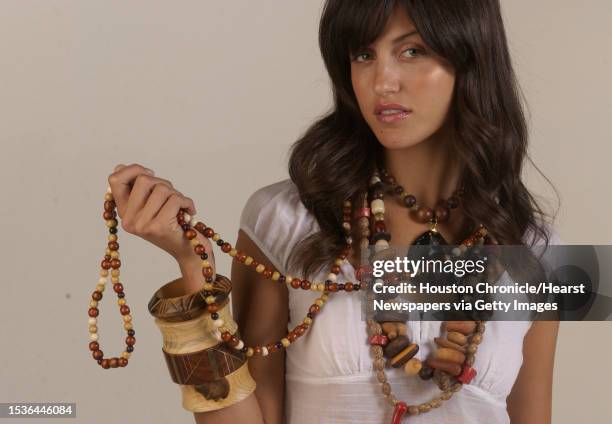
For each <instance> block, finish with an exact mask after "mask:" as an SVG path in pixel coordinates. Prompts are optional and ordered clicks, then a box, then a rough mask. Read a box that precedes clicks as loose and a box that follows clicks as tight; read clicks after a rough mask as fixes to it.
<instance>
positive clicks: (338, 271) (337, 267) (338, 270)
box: [331, 265, 340, 274]
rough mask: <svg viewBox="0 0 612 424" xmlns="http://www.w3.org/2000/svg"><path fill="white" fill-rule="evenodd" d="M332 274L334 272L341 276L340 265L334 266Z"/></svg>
mask: <svg viewBox="0 0 612 424" xmlns="http://www.w3.org/2000/svg"><path fill="white" fill-rule="evenodd" d="M331 272H333V273H334V274H340V266H339V265H334V266H332V267H331Z"/></svg>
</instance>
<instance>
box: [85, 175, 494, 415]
mask: <svg viewBox="0 0 612 424" xmlns="http://www.w3.org/2000/svg"><path fill="white" fill-rule="evenodd" d="M383 176H384V178H386V182H387V184H389V185H391V187H392V191H393V192H394V193H396V194H397V195H400V196H402V198H403V202H404V204H405V205H406V206H407V207H410V208H412V210H415V211H416V214H413V215H412V216H416V217H417V218H418V219H424V217H429V220H428V221H426V222H429V223H430V224H431V229H430V230H429V231H428V232H427V233H424V234H423V235H422V236H420V237H419V238H418V239H417V240H416V241H415V243H414V244H425V243H424V241H425V240H431V241H433V243H437V242H440V239H441V240H442V241H443V240H444V239H443V238H442V237H441V236H439V238H435V237H433V236H432V235H431V233H434V235H436V234H437V230H436V223H437V222H438V221H440V222H443V220H446V219H447V218H448V213H446V212H445V211H441V209H440V207H441V206H440V204H439V205H438V206H439V207H436V209H430V208H426V209H424V208H423V207H420V206H419V205H418V204H417V203H416V199H414V196H412V195H403V193H404V190H403V188H401V186H397V185H395V180H394V179H393V177H391V176H390V175H388V173H386V171H385V172H384V174H383ZM381 183H382V181H381V179H380V174H379V173H378V172H375V173H374V175H373V177H372V178H371V180H370V184H369V190H368V192H369V193H370V196H369V197H370V199H369V201H370V204H369V205H368V198H367V196H366V194H365V193H361V194H360V195H359V196H358V197H360V199H361V207H360V208H359V209H357V210H356V211H355V212H354V218H355V219H356V221H357V222H358V226H359V229H360V230H361V239H360V248H362V249H363V248H368V247H369V246H370V245H371V244H373V245H374V250H375V252H380V251H382V250H385V249H388V248H389V241H390V238H391V235H390V233H388V232H387V231H386V227H385V223H384V213H385V207H384V200H383V196H384V192H383V193H381V192H380V189H381V188H382V187H381ZM398 187H400V188H398ZM461 194H462V191H461V190H458V191H456V192H455V193H454V194H453V196H451V198H449V199H448V201H447V205H448V208H449V209H454V208H455V207H456V205H457V204H458V203H457V199H458V198H459V197H460V196H461ZM406 199H409V200H406ZM409 204H410V206H408V205H409ZM115 208H116V204H115V202H114V198H113V195H112V192H111V190H110V188H108V190H107V193H106V195H105V197H104V213H103V218H104V220H105V222H106V226H107V227H108V229H109V230H108V231H109V235H108V244H107V248H106V252H105V255H104V258H103V260H102V262H101V270H100V279H99V282H98V284H97V286H96V289H95V290H94V292H93V293H92V295H91V301H90V304H89V310H88V315H89V320H88V324H89V333H90V343H89V350H90V351H91V352H92V356H93V358H94V359H95V360H96V361H97V362H98V364H99V365H100V366H101V367H102V368H104V369H109V368H117V367H125V366H126V365H127V364H128V359H129V358H130V355H131V353H132V352H133V350H134V344H135V343H136V339H135V337H134V336H135V331H134V329H133V324H132V316H131V314H130V308H129V307H128V305H127V304H126V300H125V293H124V287H123V285H122V283H121V282H120V280H119V277H120V271H119V268H120V267H121V261H120V259H119V243H118V242H117V240H118V237H117V225H118V222H117V219H116V218H117V213H116V211H115ZM424 210H425V212H423V211H424ZM419 211H420V212H419ZM342 212H343V220H342V221H343V222H342V228H343V232H344V236H345V242H346V244H345V247H344V249H343V250H342V251H341V253H340V255H338V257H337V258H336V259H335V260H334V262H333V265H332V266H331V269H330V273H329V274H328V276H327V279H326V280H325V281H324V282H311V281H309V280H307V279H304V280H301V279H299V278H296V277H292V276H290V275H283V274H282V273H280V272H279V271H278V270H275V269H272V268H269V267H267V266H265V265H263V264H260V263H258V262H257V261H256V260H255V259H254V258H253V257H251V256H248V255H247V254H246V253H244V252H241V251H238V250H236V249H235V248H233V247H232V246H231V244H230V243H227V242H226V241H224V240H223V239H222V238H221V235H220V234H218V233H216V232H215V231H214V230H213V229H212V228H211V227H208V226H206V225H205V224H204V223H203V222H201V221H198V220H197V219H196V218H195V216H190V215H188V214H187V213H186V212H185V211H184V210H180V211H179V212H178V214H177V222H178V224H179V225H180V226H181V228H182V229H183V231H184V237H185V238H186V239H187V240H189V241H190V243H191V244H192V246H193V249H194V253H195V254H196V255H198V256H199V257H200V258H201V259H202V275H203V276H204V279H205V282H204V284H203V290H204V293H203V294H204V296H205V301H206V304H207V311H208V313H209V314H210V318H211V319H212V321H213V323H214V326H215V328H216V330H215V332H214V335H215V337H216V338H217V339H218V340H219V341H222V342H224V343H225V344H227V345H229V346H231V347H233V348H234V349H237V350H240V351H241V352H243V353H244V354H245V355H246V356H247V357H251V356H253V355H261V356H267V355H269V354H270V353H273V352H275V351H278V350H281V349H283V348H287V347H289V346H290V345H291V344H292V343H293V342H295V341H296V340H297V339H298V338H299V337H301V336H302V335H303V334H304V333H305V332H306V331H307V330H308V329H309V328H310V326H311V325H312V323H313V320H314V319H315V317H316V316H317V315H318V314H319V313H320V312H321V310H322V308H323V306H324V305H325V303H326V302H327V300H328V299H329V296H330V295H331V294H332V293H334V292H337V291H345V292H353V291H360V290H362V289H365V288H367V283H366V281H369V280H370V279H371V267H369V266H359V267H357V268H356V272H355V277H356V279H357V280H358V282H354V283H353V282H350V281H348V282H345V283H338V282H337V276H338V274H339V273H340V271H341V268H340V267H341V265H342V264H343V263H344V262H345V261H347V257H348V256H349V255H350V254H351V253H352V244H353V238H352V227H351V221H352V214H353V208H352V202H351V201H350V200H345V201H344V203H343V209H342ZM440 218H443V219H442V220H440ZM370 229H373V230H374V231H373V232H371V231H370ZM196 231H197V232H199V233H201V234H202V235H204V236H205V237H207V238H209V239H211V240H212V241H214V242H215V243H216V244H217V245H218V246H219V247H220V248H221V250H222V251H223V252H224V253H227V254H229V255H230V256H231V257H233V258H234V259H235V260H238V261H239V262H241V263H243V264H244V265H246V266H252V267H253V268H254V269H255V271H256V272H257V273H260V274H262V275H263V276H264V277H265V278H266V279H270V280H272V281H277V282H279V283H287V284H288V285H289V286H290V287H291V288H293V289H300V290H311V291H316V292H321V295H320V296H319V297H318V298H316V299H315V301H314V303H313V304H311V305H310V307H309V308H308V312H307V314H306V316H305V317H304V319H303V322H302V324H300V325H297V326H296V327H295V328H293V329H292V330H291V331H289V332H288V333H287V335H286V336H285V337H283V338H282V339H280V340H277V341H272V342H270V343H268V344H266V345H263V346H247V345H246V344H245V343H244V341H243V340H241V339H240V337H239V335H238V330H236V331H235V332H234V334H232V332H230V331H229V329H228V328H227V327H226V326H225V323H224V321H223V320H222V319H221V318H220V317H219V313H218V310H219V305H218V304H217V295H219V293H216V292H215V288H214V286H213V282H214V278H213V277H214V275H213V270H212V267H211V265H210V262H209V261H208V254H207V253H206V252H205V248H204V246H203V245H202V244H200V243H199V241H198V240H197V238H196ZM486 235H487V231H486V229H485V228H484V227H483V226H482V225H481V226H480V227H479V228H478V229H477V230H476V232H475V233H474V234H472V236H470V237H469V238H468V239H466V240H465V241H464V242H463V243H461V245H460V248H459V251H460V252H463V251H465V249H466V248H467V246H471V245H474V244H476V243H479V242H480V243H482V242H483V241H484V238H485V236H486ZM426 236H427V237H426ZM419 241H421V242H423V243H417V242H419ZM444 243H445V241H444ZM109 273H110V277H111V281H112V283H113V290H114V292H115V293H116V294H117V298H118V301H117V302H118V305H119V307H120V314H121V315H122V317H123V321H124V325H123V326H124V329H125V330H126V332H127V337H126V339H125V343H126V348H125V350H124V351H123V352H122V353H121V355H120V356H119V357H113V358H104V353H103V352H102V350H100V346H99V341H98V340H99V336H98V333H97V317H98V315H99V309H98V302H99V301H101V300H102V297H103V292H104V289H105V285H106V283H107V281H108V277H109ZM368 305H369V306H371V305H372V302H371V301H370V302H368ZM369 313H370V315H369V316H368V326H367V328H368V333H369V339H368V340H369V342H370V345H371V353H372V355H373V358H374V366H373V368H374V371H375V372H376V377H377V379H378V381H379V382H380V383H381V385H382V391H383V394H384V395H385V396H386V398H387V400H388V402H389V403H390V404H391V405H392V406H393V407H394V408H395V409H394V416H393V421H392V422H393V423H394V424H395V423H399V421H400V420H401V417H402V416H403V415H404V414H405V413H406V412H407V413H409V414H412V415H416V414H418V413H422V412H427V411H428V410H430V409H431V408H435V407H437V406H439V405H440V404H441V402H442V401H444V400H448V399H450V397H451V396H452V393H454V392H456V391H458V390H459V389H460V388H461V385H462V384H467V383H469V381H470V380H471V379H472V378H473V377H474V376H475V374H476V372H475V370H474V369H473V368H472V367H471V366H472V365H473V362H474V358H475V356H474V354H475V352H476V349H477V345H478V344H479V343H480V342H481V340H482V334H483V332H484V322H482V321H479V322H471V323H473V325H472V324H469V323H470V321H467V322H466V323H468V324H457V322H447V323H445V324H446V330H447V331H448V335H447V339H442V338H437V339H436V344H438V345H439V346H442V347H441V348H440V349H438V351H437V354H436V357H435V358H431V359H429V360H428V361H427V366H426V367H424V366H422V364H420V361H419V362H417V360H416V358H414V355H415V354H416V353H417V352H418V345H415V344H413V343H409V340H408V339H407V337H406V335H405V334H402V333H404V332H403V331H402V329H401V326H399V331H398V325H396V324H397V323H394V324H393V326H391V325H386V324H387V323H379V322H376V321H375V320H373V318H372V316H371V309H369ZM449 323H450V324H449ZM466 352H467V354H465V353H466ZM385 356H388V357H390V358H389V360H388V361H386V362H385V361H384V359H383V357H385ZM458 363H461V365H459V364H458ZM385 365H390V366H393V367H396V368H397V367H399V366H403V367H404V369H405V371H406V373H407V374H409V375H411V374H416V373H418V374H419V375H420V376H421V378H423V379H429V378H432V377H433V378H434V381H436V383H437V384H438V385H439V387H440V389H441V390H442V391H443V393H442V395H441V396H440V397H439V398H437V399H434V400H432V401H430V402H428V403H425V404H421V405H414V406H408V405H406V403H404V402H402V401H398V400H397V399H396V398H395V397H394V396H393V394H392V393H391V388H390V386H389V384H388V382H387V380H386V376H385V373H384V368H385ZM451 378H456V382H455V383H452V384H451Z"/></svg>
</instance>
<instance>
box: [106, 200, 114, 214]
mask: <svg viewBox="0 0 612 424" xmlns="http://www.w3.org/2000/svg"><path fill="white" fill-rule="evenodd" d="M115 206H117V205H116V204H115V201H114V200H107V201H105V202H104V210H105V211H107V212H112V211H113V209H115Z"/></svg>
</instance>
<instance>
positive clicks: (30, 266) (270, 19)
mask: <svg viewBox="0 0 612 424" xmlns="http://www.w3.org/2000/svg"><path fill="white" fill-rule="evenodd" d="M321 6H322V1H321V0H308V1H290V2H288V1H280V0H275V1H273V0H260V1H257V2H251V1H246V0H242V1H235V2H210V1H206V2H202V1H181V2H162V1H143V0H141V1H134V0H131V1H109V0H105V1H100V0H91V1H68V0H46V1H33V0H20V1H17V0H13V1H10V0H3V1H1V2H0V51H1V52H2V54H0V87H1V90H0V93H1V96H0V122H1V123H2V124H1V126H0V128H1V129H0V140H1V142H2V144H1V146H2V154H1V158H0V177H1V181H2V195H3V197H4V198H3V200H2V202H1V203H0V208H1V213H2V223H1V224H0V225H1V231H2V240H3V242H2V244H1V245H0V256H1V257H2V260H1V261H2V269H3V277H2V296H0V323H1V324H0V339H1V340H2V345H1V346H2V347H1V348H0V382H1V384H0V402H44V401H48V402H76V403H77V419H76V420H70V421H69V422H83V423H105V422H149V423H168V422H177V423H191V422H193V415H192V414H191V413H190V412H187V411H185V410H183V409H182V407H181V398H180V391H179V389H178V387H177V386H176V385H175V384H174V383H172V382H171V380H170V378H169V375H168V372H167V370H166V365H165V363H164V360H163V356H162V352H161V335H160V333H159V331H158V329H157V328H156V327H155V324H154V322H153V318H152V317H151V316H150V315H149V314H148V311H147V302H148V300H149V298H150V296H151V295H152V293H153V291H154V290H155V289H157V288H158V287H159V286H160V285H161V284H163V283H165V282H167V281H169V280H171V279H173V278H176V277H177V276H178V275H179V270H178V267H177V266H176V264H175V263H174V261H173V259H172V258H170V257H169V256H168V255H167V254H165V253H164V252H162V251H161V250H159V249H157V248H156V247H154V246H152V245H149V244H148V243H146V242H145V241H143V240H141V239H138V238H137V237H135V236H132V235H129V234H127V233H125V232H123V231H122V230H121V229H120V232H119V242H120V244H121V250H120V252H121V259H122V263H123V265H122V267H121V272H122V273H121V275H122V282H123V283H124V284H125V287H126V299H127V303H128V305H130V308H131V309H132V314H133V316H134V328H135V330H136V338H137V343H136V346H135V351H134V354H133V355H132V358H131V359H130V364H129V366H128V367H127V368H125V369H121V370H108V371H107V370H103V369H101V368H100V367H99V366H98V365H97V364H96V363H95V362H94V360H93V359H92V358H91V355H90V353H89V351H88V349H87V344H88V331H87V324H86V319H87V304H88V302H89V296H90V294H91V292H92V290H93V289H94V287H95V284H96V282H97V280H98V270H99V263H100V260H101V257H102V256H103V254H104V246H105V243H106V238H105V237H106V227H105V226H104V222H103V220H102V218H101V213H102V203H103V195H104V192H105V190H106V187H107V177H108V174H109V173H110V172H112V170H113V167H114V166H115V165H116V164H117V163H125V164H129V163H133V162H138V163H141V164H144V165H145V166H148V167H150V168H152V169H154V170H155V171H156V173H157V176H160V177H162V178H166V179H169V180H171V181H172V182H173V183H174V185H175V187H177V188H178V189H179V190H180V191H182V192H183V193H184V194H186V195H188V196H190V197H192V198H193V199H194V201H195V203H196V206H197V209H198V215H199V217H200V218H202V219H203V220H204V221H205V222H206V223H207V224H210V225H211V226H213V227H214V228H215V229H216V230H217V231H219V232H220V233H221V234H222V236H223V237H224V238H225V239H227V240H228V241H230V242H231V243H234V242H235V240H236V235H237V228H238V219H239V216H240V211H241V209H242V207H243V206H244V203H245V202H246V199H247V197H248V196H249V195H250V194H251V193H252V192H253V191H255V190H256V189H257V188H259V187H262V186H264V185H267V184H270V183H273V182H276V181H279V180H281V179H284V178H287V176H288V175H287V171H286V161H287V152H288V149H289V146H290V145H291V143H293V142H294V141H295V140H296V139H297V137H298V136H299V135H300V134H302V133H303V131H304V130H305V129H306V128H307V127H308V126H309V124H310V123H311V122H312V121H313V120H314V119H315V118H316V117H317V116H318V115H320V114H323V113H324V112H325V111H326V110H327V109H328V108H329V107H330V106H331V95H330V91H329V85H328V77H327V74H326V72H325V70H324V67H323V63H322V60H321V58H320V55H319V51H318V46H317V29H318V19H319V16H320V12H321ZM502 6H503V13H504V18H505V22H506V29H507V33H508V38H509V44H510V49H511V53H512V55H513V59H514V62H515V67H516V71H517V73H518V76H519V81H520V84H521V86H522V88H523V91H524V94H525V97H526V99H527V103H528V106H529V108H528V113H529V122H530V128H531V145H530V153H531V156H532V158H533V160H534V161H535V164H536V165H537V166H538V167H539V168H540V169H541V170H542V171H543V172H544V174H545V175H546V176H548V177H549V178H550V179H551V180H552V182H553V183H554V184H555V186H556V187H557V189H558V190H559V194H560V196H561V202H562V203H561V210H560V213H559V215H558V217H557V221H556V228H557V230H558V231H559V233H560V235H561V238H562V239H563V240H564V241H565V242H566V243H568V244H610V241H611V240H612V228H611V227H610V226H609V224H608V217H609V215H610V214H609V212H608V211H609V210H610V209H611V208H612V197H611V196H610V195H609V194H610V187H609V183H608V182H607V181H609V175H608V174H607V171H608V170H609V157H610V155H611V154H612V147H611V145H610V141H611V139H610V135H609V122H610V121H609V119H610V118H609V117H610V115H611V113H612V101H611V100H610V99H612V84H611V83H610V80H609V75H611V74H612V64H611V62H610V57H611V55H610V53H612V52H611V51H610V44H609V40H610V37H611V36H612V30H611V29H610V25H609V16H610V15H611V14H612V4H611V3H610V2H608V1H604V0H589V1H587V2H584V1H577V0H555V1H553V0H539V1H537V2H533V1H527V0H512V1H503V5H502ZM526 168H527V169H526V171H525V172H526V174H525V175H526V178H527V182H528V186H529V187H530V188H531V189H532V190H534V191H535V192H536V193H538V194H539V195H540V196H541V197H542V198H543V199H545V201H546V204H547V205H548V209H549V210H554V209H555V208H556V206H557V199H556V197H555V196H554V193H553V192H552V191H551V189H550V187H549V186H548V185H547V183H546V181H545V180H544V179H543V178H542V177H541V176H540V175H539V174H537V172H535V170H534V169H533V167H531V166H530V165H529V164H527V165H526ZM216 258H217V260H218V269H219V270H220V272H222V273H228V272H229V271H228V270H229V267H230V258H229V257H228V256H227V255H223V254H221V252H220V251H218V250H217V251H216ZM224 271H225V272H224ZM105 294H106V296H105V298H104V299H103V300H102V302H101V304H100V320H99V333H100V342H101V347H102V349H103V350H104V352H105V354H106V356H110V355H112V356H116V355H118V354H119V353H120V352H121V350H122V348H123V343H122V340H123V338H124V332H123V330H122V326H121V320H120V317H119V313H118V309H117V307H116V301H115V300H114V299H115V296H111V295H110V293H108V292H106V293H105ZM611 330H612V326H611V325H610V323H609V322H607V323H576V322H564V323H561V330H560V334H559V340H558V349H557V354H556V364H555V386H554V399H553V422H554V423H555V424H556V423H559V424H569V423H574V422H576V421H578V420H580V422H588V423H604V422H609V420H610V417H611V415H610V412H609V409H608V402H609V400H608V398H609V391H608V389H607V386H606V385H607V383H606V381H607V378H602V377H604V376H607V377H609V376H610V375H612V365H611V363H610V361H609V355H608V354H607V352H609V351H610V349H612V337H610V334H611ZM60 421H61V420H57V422H60ZM6 422H8V420H7V421H6ZM20 422H25V421H20Z"/></svg>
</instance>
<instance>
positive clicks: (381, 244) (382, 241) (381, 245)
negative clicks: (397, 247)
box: [374, 239, 389, 252]
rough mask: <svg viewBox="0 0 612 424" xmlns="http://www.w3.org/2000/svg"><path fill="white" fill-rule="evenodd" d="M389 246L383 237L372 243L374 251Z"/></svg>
mask: <svg viewBox="0 0 612 424" xmlns="http://www.w3.org/2000/svg"><path fill="white" fill-rule="evenodd" d="M388 248H389V243H388V242H387V240H385V239H380V240H378V241H377V242H376V244H375V245H374V251H375V252H380V251H381V250H385V249H388Z"/></svg>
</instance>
